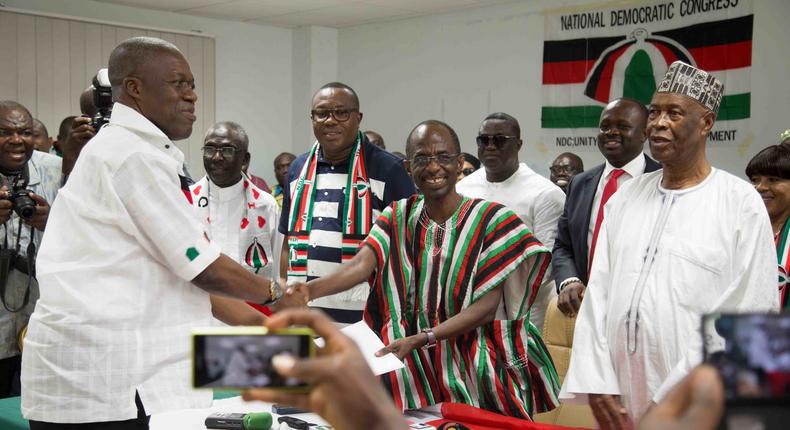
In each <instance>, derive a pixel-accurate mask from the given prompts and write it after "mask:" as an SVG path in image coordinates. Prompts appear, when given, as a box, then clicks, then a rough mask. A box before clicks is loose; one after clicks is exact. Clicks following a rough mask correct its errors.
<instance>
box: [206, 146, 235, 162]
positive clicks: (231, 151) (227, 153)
mask: <svg viewBox="0 0 790 430" xmlns="http://www.w3.org/2000/svg"><path fill="white" fill-rule="evenodd" d="M200 149H202V150H203V156H204V157H206V158H211V157H213V156H214V154H216V153H217V152H219V153H220V154H221V155H222V158H226V159H227V158H233V156H234V155H236V151H238V149H237V148H235V147H233V146H219V147H218V146H209V145H206V146H204V147H202V148H200Z"/></svg>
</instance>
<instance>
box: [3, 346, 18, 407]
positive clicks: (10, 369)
mask: <svg viewBox="0 0 790 430" xmlns="http://www.w3.org/2000/svg"><path fill="white" fill-rule="evenodd" d="M21 363H22V356H21V355H16V356H13V357H8V358H4V359H2V360H0V399H3V398H6V397H15V396H18V395H19V370H20V365H21Z"/></svg>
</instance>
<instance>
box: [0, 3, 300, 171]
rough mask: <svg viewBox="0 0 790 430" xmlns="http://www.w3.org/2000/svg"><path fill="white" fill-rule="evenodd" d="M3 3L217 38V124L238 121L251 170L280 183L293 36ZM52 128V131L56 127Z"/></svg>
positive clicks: (152, 15) (162, 17) (120, 9)
mask: <svg viewBox="0 0 790 430" xmlns="http://www.w3.org/2000/svg"><path fill="white" fill-rule="evenodd" d="M163 1H167V0H163ZM3 3H4V4H5V5H6V6H7V7H9V8H16V9H25V10H32V11H39V12H45V13H54V14H63V15H69V16H74V17H83V18H90V19H97V20H103V21H112V22H118V23H127V24H130V25H139V26H150V27H158V28H162V29H173V30H182V31H193V30H199V31H200V32H202V33H204V34H209V35H213V36H214V37H215V41H216V65H217V66H216V119H217V121H222V120H232V121H236V122H238V123H240V124H241V125H242V126H243V127H244V128H245V129H246V130H247V132H248V134H249V136H250V152H251V153H252V163H251V167H250V170H251V171H252V172H254V173H256V174H257V175H258V176H261V177H263V178H264V179H266V181H267V182H269V184H273V183H274V173H273V169H272V161H273V158H274V156H275V155H277V154H278V153H279V152H281V151H291V141H292V137H291V136H292V135H291V111H292V109H291V103H292V95H291V30H289V29H283V28H276V27H267V26H261V25H252V24H244V23H240V22H233V21H224V20H216V19H208V18H201V17H195V16H189V15H182V14H175V13H168V12H160V11H154V10H147V9H139V8H132V7H126V6H119V5H114V4H105V3H99V2H94V1H90V0H4V1H3ZM197 85H201V83H200V82H197ZM86 86H87V83H86ZM198 103H200V101H198ZM76 113H79V112H76ZM63 116H66V113H64V114H63ZM47 125H48V126H49V128H50V129H51V130H52V128H53V125H50V124H47ZM54 127H55V128H57V124H55V125H54ZM204 132H205V130H197V129H195V130H194V131H193V133H198V134H203V133H204ZM190 169H191V170H192V173H193V174H194V175H199V174H202V173H203V166H194V165H191V166H190Z"/></svg>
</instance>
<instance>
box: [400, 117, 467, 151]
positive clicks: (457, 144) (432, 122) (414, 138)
mask: <svg viewBox="0 0 790 430" xmlns="http://www.w3.org/2000/svg"><path fill="white" fill-rule="evenodd" d="M435 127H439V128H444V129H445V130H447V133H448V134H449V135H450V137H451V142H450V145H451V148H452V150H453V152H454V153H455V154H460V153H461V140H460V139H458V134H457V133H456V132H455V130H453V128H452V127H450V126H449V125H448V124H447V123H445V122H442V121H439V120H436V119H429V120H427V121H423V122H421V123H419V124H417V126H415V127H414V129H412V131H411V133H409V137H408V138H407V139H406V158H408V159H411V158H412V157H413V156H414V151H415V145H416V144H417V142H418V138H421V137H423V135H424V134H425V133H426V131H427V130H428V129H433V128H435Z"/></svg>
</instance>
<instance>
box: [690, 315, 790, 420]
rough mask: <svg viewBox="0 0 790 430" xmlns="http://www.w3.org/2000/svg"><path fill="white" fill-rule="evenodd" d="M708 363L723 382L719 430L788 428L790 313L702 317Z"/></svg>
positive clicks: (789, 412)
mask: <svg viewBox="0 0 790 430" xmlns="http://www.w3.org/2000/svg"><path fill="white" fill-rule="evenodd" d="M702 334H703V348H704V356H705V361H706V362H707V363H708V364H710V365H712V366H713V367H715V368H716V369H718V371H719V374H720V375H721V377H722V382H723V383H724V394H725V400H726V406H725V414H724V418H723V421H722V425H721V427H720V428H725V429H743V428H757V429H766V430H767V429H774V428H777V429H778V428H787V423H788V422H790V313H782V314H714V315H707V316H705V317H703V322H702Z"/></svg>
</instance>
